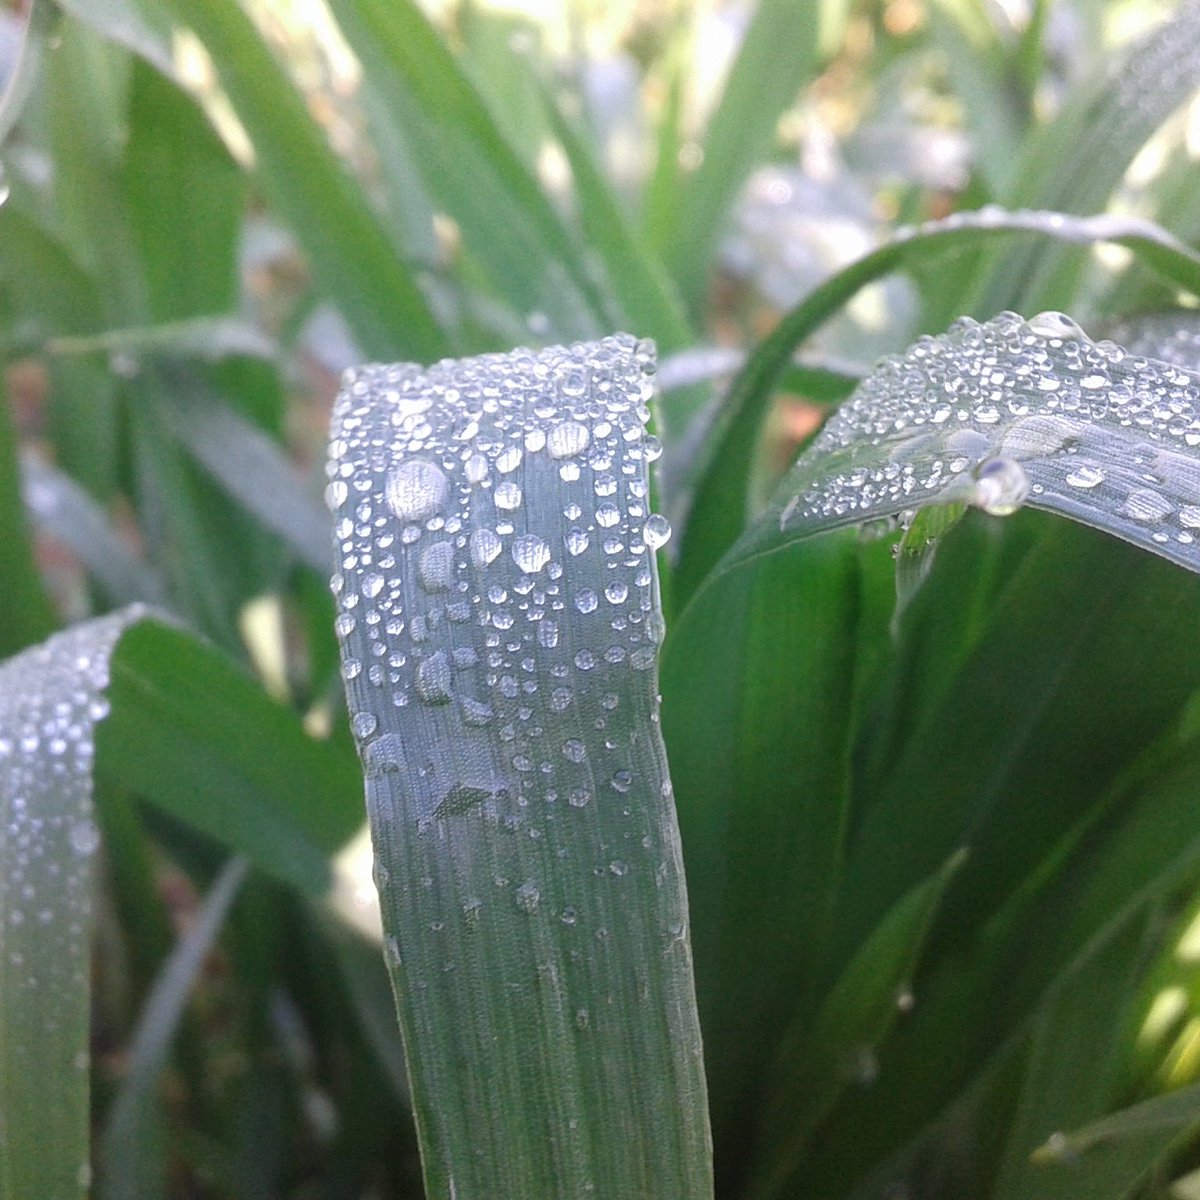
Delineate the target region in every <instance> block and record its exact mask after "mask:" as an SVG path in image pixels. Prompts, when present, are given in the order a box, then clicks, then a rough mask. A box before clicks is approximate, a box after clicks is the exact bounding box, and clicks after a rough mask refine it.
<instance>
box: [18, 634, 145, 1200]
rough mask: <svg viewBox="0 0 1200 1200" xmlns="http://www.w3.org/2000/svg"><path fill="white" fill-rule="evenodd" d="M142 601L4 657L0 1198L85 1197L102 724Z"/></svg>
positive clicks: (88, 1167) (63, 1199)
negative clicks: (116, 666)
mask: <svg viewBox="0 0 1200 1200" xmlns="http://www.w3.org/2000/svg"><path fill="white" fill-rule="evenodd" d="M137 616H138V613H137V612H136V610H130V611H127V612H124V613H118V614H115V615H113V616H108V617H103V618H101V619H99V620H97V621H93V622H91V623H89V624H87V625H82V626H79V627H78V628H77V629H73V630H70V631H69V632H67V633H63V634H59V635H57V636H55V637H53V638H51V639H50V640H49V641H48V642H45V643H43V644H42V645H40V646H36V647H34V648H33V649H31V650H27V651H25V652H24V653H23V654H20V655H18V656H17V657H16V658H14V659H10V660H9V661H8V662H7V663H5V664H4V665H3V666H2V667H0V1112H2V1113H3V1120H2V1121H0V1197H3V1200H24V1198H25V1197H27V1196H47V1197H49V1196H53V1197H56V1198H62V1200H66V1198H67V1197H71V1196H78V1197H84V1196H86V1195H87V1192H88V1187H89V1183H90V1180H91V1166H90V1157H89V1153H88V1051H89V1037H88V997H89V986H88V982H89V978H90V968H89V954H90V943H89V935H90V930H91V913H92V881H93V870H94V862H95V852H96V848H97V846H98V845H99V841H100V834H99V832H98V830H97V828H96V824H95V821H94V820H93V817H92V761H93V757H94V752H95V747H94V743H93V737H94V730H95V725H96V722H97V721H98V720H100V718H101V717H103V716H104V714H105V711H106V709H107V702H106V700H105V698H104V689H105V686H106V685H107V683H108V671H109V655H110V654H111V653H112V650H113V647H114V646H115V645H116V643H117V641H118V639H119V638H120V637H121V634H122V632H123V631H124V630H125V628H126V626H127V625H128V624H129V622H130V621H131V620H134V619H136V617H137Z"/></svg>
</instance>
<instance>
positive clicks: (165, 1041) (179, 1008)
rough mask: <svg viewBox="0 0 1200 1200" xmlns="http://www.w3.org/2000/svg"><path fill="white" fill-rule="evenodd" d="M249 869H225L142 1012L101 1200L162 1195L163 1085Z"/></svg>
mask: <svg viewBox="0 0 1200 1200" xmlns="http://www.w3.org/2000/svg"><path fill="white" fill-rule="evenodd" d="M248 867H249V864H248V862H247V861H246V859H244V858H236V857H235V858H231V859H230V860H229V861H228V862H227V863H226V864H225V866H224V867H222V868H221V871H220V873H219V874H218V875H217V878H216V880H215V881H214V882H213V885H212V887H211V888H209V891H208V895H206V896H205V897H204V901H203V903H202V904H201V905H200V908H199V911H198V912H197V913H196V917H195V920H194V921H193V922H192V924H191V925H190V926H189V927H188V930H187V932H186V933H185V934H184V935H183V936H182V937H181V938H180V939H179V942H178V943H177V944H176V946H175V948H174V949H173V950H172V951H171V954H170V957H169V958H168V959H167V961H166V962H165V963H164V964H163V967H162V970H161V972H160V973H159V975H158V978H157V979H156V980H155V983H154V987H153V989H152V990H151V993H150V996H149V997H148V998H147V1000H146V1002H145V1004H144V1005H143V1007H142V1010H141V1014H140V1016H139V1018H138V1027H137V1030H136V1031H135V1033H134V1035H133V1042H132V1045H131V1046H130V1050H129V1068H128V1072H127V1074H126V1076H125V1078H124V1079H123V1080H122V1082H121V1087H120V1090H119V1091H118V1093H117V1095H116V1097H115V1099H114V1100H113V1104H112V1109H111V1110H110V1112H109V1116H108V1123H107V1125H106V1126H105V1129H104V1135H103V1139H102V1141H101V1144H100V1159H101V1175H100V1187H99V1190H98V1194H99V1195H100V1197H101V1198H102V1200H140V1198H141V1197H143V1196H146V1195H148V1194H150V1193H151V1192H152V1191H155V1190H159V1191H161V1190H162V1188H163V1185H164V1183H165V1181H164V1180H161V1179H156V1178H155V1172H154V1168H153V1167H150V1166H148V1161H147V1155H146V1152H145V1150H146V1146H147V1145H148V1144H152V1142H153V1141H154V1140H155V1139H154V1138H153V1136H152V1134H151V1132H150V1131H151V1130H152V1128H153V1127H154V1126H155V1125H156V1123H157V1121H158V1120H159V1119H160V1113H159V1111H158V1103H159V1098H158V1080H159V1077H160V1075H161V1074H162V1071H163V1068H164V1067H165V1065H166V1059H167V1054H168V1052H169V1051H170V1047H171V1042H172V1040H173V1039H174V1037H175V1033H176V1031H177V1029H178V1027H179V1023H180V1021H181V1020H182V1019H183V1013H184V1009H185V1007H186V1005H187V1001H188V997H189V996H190V994H191V989H192V984H193V983H194V981H195V979H196V976H197V974H198V973H199V971H200V968H201V966H202V965H203V963H204V960H205V958H206V957H207V956H208V954H209V952H210V951H211V950H212V947H213V945H214V943H215V942H216V940H217V935H218V934H219V933H220V931H221V926H222V925H223V924H224V923H225V917H226V916H227V915H228V913H229V909H230V908H231V907H232V905H233V902H234V900H235V899H236V898H237V894H238V891H239V889H240V888H241V886H242V881H243V880H244V879H245V878H246V872H247V869H248Z"/></svg>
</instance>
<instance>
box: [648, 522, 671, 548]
mask: <svg viewBox="0 0 1200 1200" xmlns="http://www.w3.org/2000/svg"><path fill="white" fill-rule="evenodd" d="M670 537H671V522H670V521H668V520H667V518H666V517H664V516H663V515H662V514H661V513H651V514H650V515H649V516H648V517H647V518H646V524H645V525H643V526H642V540H643V541H644V542H645V543H646V545H647V546H648V547H649V548H650V549H651V550H657V549H658V548H659V547H660V546H665V545H666V544H667V542H668V541H669V540H670Z"/></svg>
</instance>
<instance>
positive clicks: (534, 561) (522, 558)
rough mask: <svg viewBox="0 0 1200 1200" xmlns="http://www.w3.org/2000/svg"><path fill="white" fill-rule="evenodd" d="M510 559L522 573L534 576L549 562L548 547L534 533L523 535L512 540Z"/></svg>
mask: <svg viewBox="0 0 1200 1200" xmlns="http://www.w3.org/2000/svg"><path fill="white" fill-rule="evenodd" d="M512 557H513V562H515V563H516V564H517V566H518V567H520V568H521V570H522V571H526V572H528V573H529V574H530V575H536V574H537V573H538V572H539V571H540V570H541V569H542V568H543V567H544V566H545V565H546V564H547V563H548V562H549V561H550V547H549V546H548V545H546V539H545V538H540V537H538V535H537V534H536V533H524V534H522V535H521V536H520V537H518V538H514V539H513V544H512Z"/></svg>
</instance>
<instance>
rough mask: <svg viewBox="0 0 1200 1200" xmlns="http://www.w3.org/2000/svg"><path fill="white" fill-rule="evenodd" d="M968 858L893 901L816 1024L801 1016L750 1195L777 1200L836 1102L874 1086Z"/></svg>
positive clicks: (778, 1066) (778, 1072) (782, 1056)
mask: <svg viewBox="0 0 1200 1200" xmlns="http://www.w3.org/2000/svg"><path fill="white" fill-rule="evenodd" d="M965 858H966V851H965V850H958V851H955V852H954V853H953V854H952V855H951V856H950V857H949V859H948V860H947V861H946V863H945V864H944V865H943V866H942V867H941V868H940V869H939V870H938V871H936V872H935V873H934V874H932V875H931V876H930V877H929V878H928V879H926V880H923V881H922V882H921V883H920V884H918V885H917V886H916V887H915V888H913V889H912V891H910V892H908V893H907V894H906V895H905V896H904V897H902V898H901V899H900V900H898V901H897V902H896V904H895V905H894V906H893V907H892V908H891V909H890V910H889V911H888V913H887V914H886V916H884V918H883V920H882V921H881V922H880V923H879V925H878V927H877V928H876V929H875V930H874V931H873V932H872V933H871V934H870V936H869V937H868V938H867V939H866V940H865V941H864V942H863V943H862V945H861V946H860V947H859V949H858V950H857V951H856V952H855V955H854V957H853V958H852V959H851V961H850V964H849V965H848V966H847V967H846V969H845V971H843V973H842V975H841V977H840V978H839V979H838V980H837V981H836V982H835V983H834V984H833V985H832V986H831V987H830V988H829V990H828V991H827V992H826V993H825V995H824V998H823V999H822V1002H821V1005H820V1008H819V1009H818V1010H817V1012H816V1015H815V1017H810V1016H809V1014H807V1013H805V1014H804V1018H803V1021H802V1022H800V1023H793V1025H792V1026H791V1028H790V1029H789V1030H788V1031H787V1032H786V1033H785V1034H784V1036H783V1038H781V1039H780V1044H779V1052H778V1057H777V1061H776V1062H775V1063H774V1064H773V1067H774V1070H773V1083H774V1087H773V1089H772V1095H771V1098H770V1100H769V1101H768V1117H767V1120H768V1122H769V1124H770V1125H772V1126H773V1127H774V1128H773V1130H772V1131H771V1132H772V1133H773V1134H774V1137H771V1134H770V1133H768V1135H767V1136H768V1137H770V1138H771V1140H770V1158H769V1159H768V1161H767V1162H766V1163H765V1164H764V1166H763V1167H762V1168H760V1170H762V1171H763V1178H762V1179H761V1181H760V1182H759V1183H758V1184H757V1185H755V1186H753V1187H752V1188H751V1189H750V1194H751V1195H768V1196H769V1195H775V1194H776V1190H775V1189H776V1186H777V1184H779V1183H782V1182H784V1181H786V1180H787V1179H788V1178H789V1176H790V1175H791V1173H792V1171H793V1170H794V1169H795V1167H796V1162H797V1159H798V1158H799V1155H800V1153H801V1150H802V1148H803V1146H804V1143H805V1141H806V1140H807V1138H808V1137H809V1136H811V1134H812V1131H813V1129H814V1128H815V1127H816V1126H817V1125H818V1124H819V1122H820V1120H821V1119H822V1118H823V1117H824V1116H825V1115H826V1113H827V1112H828V1111H829V1109H830V1107H831V1106H832V1105H833V1103H834V1101H835V1100H836V1098H837V1097H838V1096H839V1095H840V1094H841V1093H843V1092H844V1091H846V1090H847V1089H849V1088H852V1087H854V1086H855V1085H858V1086H860V1087H861V1086H869V1085H871V1084H872V1083H874V1082H875V1076H876V1074H877V1073H878V1070H879V1064H878V1061H877V1060H876V1057H875V1055H876V1049H877V1047H878V1045H879V1043H880V1042H882V1041H883V1040H884V1038H885V1037H886V1036H887V1035H888V1033H889V1032H890V1031H891V1029H892V1026H893V1025H894V1024H895V1023H896V1021H897V1020H899V1019H901V1017H902V1014H903V1012H904V1011H905V1010H906V1009H907V1008H910V1007H911V1006H912V1004H913V997H912V993H911V991H910V990H909V989H910V987H911V984H912V979H913V976H914V973H915V971H916V967H917V962H918V960H919V958H920V955H921V951H922V949H923V947H924V943H925V940H926V937H927V935H928V933H929V928H930V925H931V924H932V921H933V916H934V913H935V912H936V910H937V906H938V904H939V903H940V902H941V899H942V896H943V894H944V893H945V890H946V885H947V884H948V883H949V881H950V879H951V877H952V876H953V875H954V873H955V872H956V871H957V870H958V869H959V868H960V867H961V866H962V864H963V861H964V860H965ZM772 1180H774V1181H775V1182H772Z"/></svg>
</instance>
